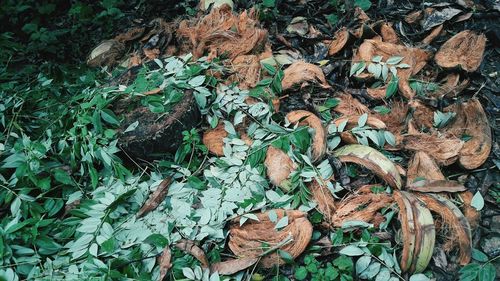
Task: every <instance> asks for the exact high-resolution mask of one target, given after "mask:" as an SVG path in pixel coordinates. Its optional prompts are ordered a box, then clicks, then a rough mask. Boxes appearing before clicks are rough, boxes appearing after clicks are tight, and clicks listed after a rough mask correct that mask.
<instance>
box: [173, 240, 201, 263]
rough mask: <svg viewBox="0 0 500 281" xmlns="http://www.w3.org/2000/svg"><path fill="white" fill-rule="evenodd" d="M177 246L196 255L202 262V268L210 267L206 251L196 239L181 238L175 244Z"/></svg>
mask: <svg viewBox="0 0 500 281" xmlns="http://www.w3.org/2000/svg"><path fill="white" fill-rule="evenodd" d="M175 247H176V248H177V249H179V250H181V251H184V252H186V253H188V254H190V255H192V256H193V257H195V258H196V259H197V260H198V261H199V262H200V264H201V267H202V268H208V267H209V264H208V259H207V257H206V255H205V252H204V251H203V250H202V249H201V248H200V247H198V246H197V245H196V244H195V243H194V241H191V240H185V239H181V240H179V241H178V242H177V243H176V244H175Z"/></svg>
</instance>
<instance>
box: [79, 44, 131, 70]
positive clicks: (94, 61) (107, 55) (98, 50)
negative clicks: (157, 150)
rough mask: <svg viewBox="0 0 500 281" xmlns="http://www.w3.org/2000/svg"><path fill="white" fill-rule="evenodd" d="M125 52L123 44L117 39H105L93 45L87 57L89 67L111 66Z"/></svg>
mask: <svg viewBox="0 0 500 281" xmlns="http://www.w3.org/2000/svg"><path fill="white" fill-rule="evenodd" d="M124 53H125V45H124V44H123V43H122V42H120V41H117V40H113V39H111V40H106V41H103V42H101V43H100V44H99V45H98V46H97V47H95V48H94V49H93V50H92V52H91V53H90V54H89V56H88V58H87V65H88V66H90V67H98V66H113V65H116V64H117V63H118V60H119V59H120V58H121V57H122V56H123V54H124Z"/></svg>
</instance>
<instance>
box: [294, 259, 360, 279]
mask: <svg viewBox="0 0 500 281" xmlns="http://www.w3.org/2000/svg"><path fill="white" fill-rule="evenodd" d="M352 272H353V262H352V260H351V259H350V258H349V257H346V256H339V257H338V258H336V259H334V260H333V261H331V262H323V261H319V260H317V259H316V258H315V257H314V255H307V256H305V257H304V265H301V266H297V267H295V269H294V277H295V279H296V280H314V281H323V280H324V281H327V280H332V281H333V280H343V281H344V280H345V281H348V280H353V278H352Z"/></svg>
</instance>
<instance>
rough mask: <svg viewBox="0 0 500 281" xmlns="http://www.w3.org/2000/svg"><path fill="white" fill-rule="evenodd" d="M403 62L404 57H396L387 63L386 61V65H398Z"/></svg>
mask: <svg viewBox="0 0 500 281" xmlns="http://www.w3.org/2000/svg"><path fill="white" fill-rule="evenodd" d="M402 60H403V57H400V56H394V57H390V58H388V59H387V61H386V63H387V64H398V63H399V62H400V61H402Z"/></svg>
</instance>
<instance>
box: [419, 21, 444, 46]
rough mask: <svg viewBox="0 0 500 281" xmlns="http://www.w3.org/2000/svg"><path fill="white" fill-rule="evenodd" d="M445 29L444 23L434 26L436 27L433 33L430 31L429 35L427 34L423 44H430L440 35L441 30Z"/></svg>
mask: <svg viewBox="0 0 500 281" xmlns="http://www.w3.org/2000/svg"><path fill="white" fill-rule="evenodd" d="M442 30H443V25H442V24H441V25H439V26H437V27H434V29H432V31H431V33H429V35H427V36H426V37H425V38H424V39H423V40H422V46H427V45H429V44H430V43H431V42H432V41H433V40H434V39H435V38H436V37H438V36H439V34H440V33H441V31H442Z"/></svg>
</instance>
